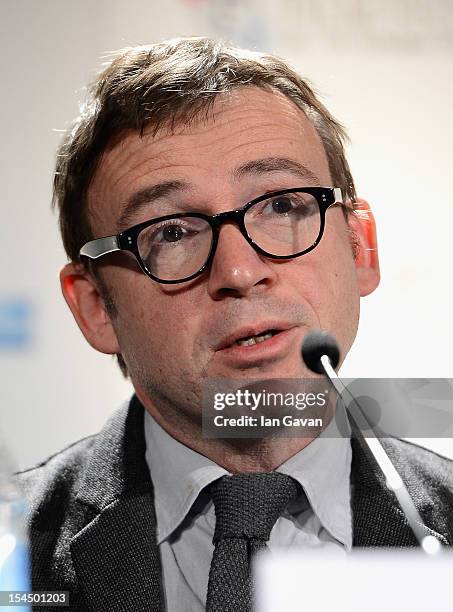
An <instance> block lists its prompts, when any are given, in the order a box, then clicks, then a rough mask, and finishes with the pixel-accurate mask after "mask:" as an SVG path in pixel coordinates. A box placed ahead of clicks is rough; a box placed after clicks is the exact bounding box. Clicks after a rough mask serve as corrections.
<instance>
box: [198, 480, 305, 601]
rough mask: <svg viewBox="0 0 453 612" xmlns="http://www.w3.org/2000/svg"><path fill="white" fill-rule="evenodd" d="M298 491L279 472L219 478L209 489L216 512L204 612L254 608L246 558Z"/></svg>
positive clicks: (261, 545)
mask: <svg viewBox="0 0 453 612" xmlns="http://www.w3.org/2000/svg"><path fill="white" fill-rule="evenodd" d="M301 491H302V489H301V488H300V487H299V485H298V484H297V482H296V481H295V480H293V479H292V478H291V477H290V476H286V474H280V473H279V472H270V473H258V474H256V473H252V474H235V475H233V476H223V477H222V478H220V479H219V480H218V481H216V482H215V483H214V484H213V485H212V487H211V494H212V501H213V502H214V508H215V514H216V526H215V532H214V538H213V544H214V545H215V548H214V554H213V557H212V561H211V569H210V571H209V583H208V596H207V601H206V611H207V612H245V611H248V610H251V609H252V604H253V595H252V584H251V579H250V560H251V557H252V556H253V554H254V553H255V552H256V551H257V550H260V549H263V548H266V542H267V540H268V539H269V536H270V533H271V531H272V527H273V526H274V525H275V523H276V521H277V519H278V518H279V517H280V516H281V515H282V514H283V512H284V510H285V508H286V506H287V505H288V503H289V502H290V501H291V500H292V499H294V498H295V497H296V496H297V495H298V493H300V492H301Z"/></svg>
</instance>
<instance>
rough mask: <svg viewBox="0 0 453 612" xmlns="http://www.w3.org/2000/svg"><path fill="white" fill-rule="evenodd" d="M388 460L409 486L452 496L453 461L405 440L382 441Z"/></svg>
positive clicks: (390, 439) (391, 439)
mask: <svg viewBox="0 0 453 612" xmlns="http://www.w3.org/2000/svg"><path fill="white" fill-rule="evenodd" d="M383 443H384V446H385V449H386V451H387V452H388V454H389V455H390V458H391V459H392V460H393V461H394V462H395V464H396V467H397V469H398V470H399V471H400V473H401V476H402V477H403V478H406V479H407V480H408V481H409V484H410V483H411V482H412V483H414V484H415V483H418V485H419V486H424V487H426V488H428V489H434V490H435V491H437V492H438V493H442V492H445V493H448V494H450V496H452V495H453V460H452V459H449V458H447V457H444V456H442V455H440V454H438V453H436V452H434V451H432V450H429V449H427V448H425V447H423V446H419V445H418V444H414V443H413V442H409V441H407V440H399V439H396V438H389V439H386V440H385V441H383Z"/></svg>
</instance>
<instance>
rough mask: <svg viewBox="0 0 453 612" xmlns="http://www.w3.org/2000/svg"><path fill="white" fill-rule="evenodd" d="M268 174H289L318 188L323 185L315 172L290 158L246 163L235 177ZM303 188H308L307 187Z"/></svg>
mask: <svg viewBox="0 0 453 612" xmlns="http://www.w3.org/2000/svg"><path fill="white" fill-rule="evenodd" d="M267 172H289V173H291V174H293V175H294V176H296V177H297V178H300V179H302V180H303V181H310V183H312V184H314V185H316V186H320V185H321V183H320V181H319V178H318V177H317V176H316V174H315V173H314V172H312V171H311V170H310V169H309V168H307V167H306V166H304V165H303V164H301V163H300V162H297V161H295V160H294V159H290V158H288V157H264V158H263V159H256V160H253V161H250V162H246V163H245V164H242V166H239V167H238V168H236V169H235V170H234V172H233V176H234V177H235V178H236V179H241V178H244V177H245V176H248V175H260V174H266V173H267ZM301 186H302V185H301ZM303 186H304V187H306V185H303Z"/></svg>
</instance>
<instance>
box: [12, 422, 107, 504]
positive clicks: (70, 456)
mask: <svg viewBox="0 0 453 612" xmlns="http://www.w3.org/2000/svg"><path fill="white" fill-rule="evenodd" d="M98 435H99V434H95V435H92V436H88V437H86V438H83V439H81V440H79V441H77V442H74V443H73V444H71V445H70V446H68V447H66V448H64V449H63V450H61V451H60V452H58V453H55V454H54V455H51V456H50V457H47V458H46V459H44V460H43V461H41V462H39V463H38V464H36V465H34V466H33V467H30V468H28V469H25V470H22V471H20V472H18V473H17V474H16V478H17V480H18V482H19V484H20V485H21V487H22V489H23V491H24V493H25V496H26V498H27V501H28V503H29V507H30V511H31V514H36V513H39V510H40V509H42V508H43V507H44V506H45V507H46V508H47V509H50V508H49V507H51V506H52V505H53V504H58V506H59V507H60V508H61V505H62V503H64V501H65V500H67V501H69V500H70V499H71V498H73V497H74V496H75V495H76V494H77V490H78V485H79V483H80V479H81V477H82V474H83V472H84V468H85V466H86V464H87V462H88V460H89V457H90V455H91V451H92V448H93V446H94V444H95V442H96V439H97V437H98Z"/></svg>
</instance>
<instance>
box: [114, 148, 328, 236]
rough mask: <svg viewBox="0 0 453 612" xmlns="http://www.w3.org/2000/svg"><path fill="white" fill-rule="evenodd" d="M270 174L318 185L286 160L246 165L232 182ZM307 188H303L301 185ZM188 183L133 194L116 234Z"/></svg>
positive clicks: (271, 159)
mask: <svg viewBox="0 0 453 612" xmlns="http://www.w3.org/2000/svg"><path fill="white" fill-rule="evenodd" d="M270 172H289V173H290V174H292V175H293V176H295V177H296V178H299V179H300V180H302V181H304V182H309V183H310V184H311V185H316V186H320V184H321V183H320V181H319V178H318V177H317V176H316V174H314V172H312V171H311V170H310V169H309V168H307V167H306V166H304V165H303V164H301V163H300V162H297V161H295V160H294V159H290V158H287V157H264V158H262V159H255V160H252V161H249V162H246V163H244V164H242V165H240V166H238V167H237V168H235V169H234V170H233V173H232V176H233V179H234V180H236V181H237V180H240V179H243V178H245V177H247V176H260V175H262V174H268V173H270ZM301 186H306V185H301ZM192 188H193V186H192V185H191V183H188V182H187V181H182V180H172V181H164V182H162V183H157V184H156V185H151V186H150V187H145V188H144V189H140V190H139V191H137V192H136V193H134V194H133V195H132V196H131V197H130V198H129V199H128V200H127V201H126V203H125V204H124V205H123V208H122V211H121V215H120V217H119V220H118V231H119V232H121V231H123V229H125V228H127V227H129V226H130V225H132V224H133V223H134V222H135V217H136V215H137V213H139V212H140V211H141V210H142V209H144V208H149V205H150V204H152V203H153V202H155V201H156V200H159V199H162V198H165V197H168V196H169V195H173V194H174V193H181V192H184V191H185V192H187V191H189V190H190V189H192Z"/></svg>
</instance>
